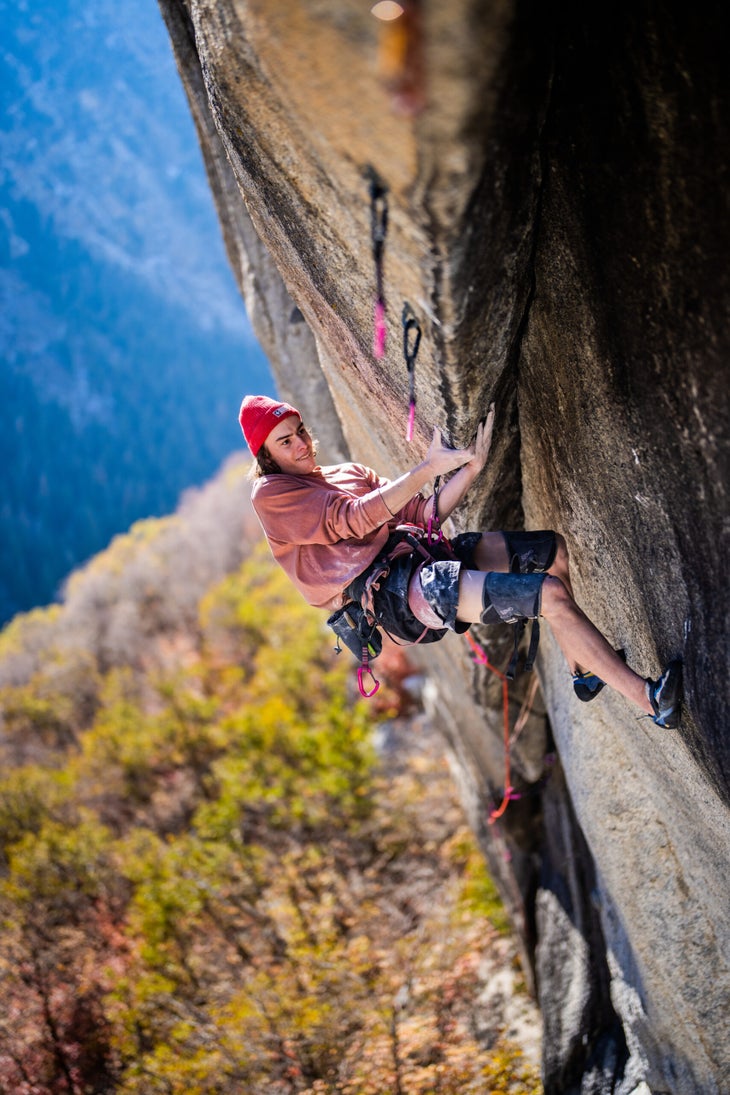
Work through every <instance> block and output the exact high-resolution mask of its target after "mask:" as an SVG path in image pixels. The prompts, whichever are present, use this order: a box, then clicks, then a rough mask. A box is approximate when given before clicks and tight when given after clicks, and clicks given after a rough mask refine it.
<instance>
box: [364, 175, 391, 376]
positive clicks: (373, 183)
mask: <svg viewBox="0 0 730 1095" xmlns="http://www.w3.org/2000/svg"><path fill="white" fill-rule="evenodd" d="M365 175H366V177H367V178H368V179H369V180H370V240H371V243H372V248H373V263H374V265H375V307H374V318H373V354H374V355H375V357H376V358H381V357H382V356H383V354H384V353H385V339H386V326H385V295H384V290H383V253H384V250H385V237H386V236H387V234H388V188H387V186H386V185H385V183H384V182H383V181H382V179H381V178H380V176H379V175H378V173H377V171H376V170H375V168H373V167H367V168H366V170H365Z"/></svg>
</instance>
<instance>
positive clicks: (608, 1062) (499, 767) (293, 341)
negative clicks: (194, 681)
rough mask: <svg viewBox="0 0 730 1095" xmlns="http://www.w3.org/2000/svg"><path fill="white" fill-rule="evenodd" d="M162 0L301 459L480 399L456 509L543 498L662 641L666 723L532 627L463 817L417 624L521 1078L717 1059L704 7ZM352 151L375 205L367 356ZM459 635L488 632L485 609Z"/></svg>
mask: <svg viewBox="0 0 730 1095" xmlns="http://www.w3.org/2000/svg"><path fill="white" fill-rule="evenodd" d="M161 7H162V10H163V14H164V16H165V19H166V21H167V24H168V28H169V29H170V34H171V38H172V42H173V46H174V49H175V53H176V56H177V59H178V65H179V68H180V71H181V75H182V78H183V80H184V82H185V85H186V88H187V91H188V95H189V97H190V101H191V105H192V109H193V113H194V115H195V118H196V122H197V125H198V130H199V133H200V138H201V143H202V145H203V148H204V151H205V155H206V160H207V163H208V168H209V173H210V177H211V183H212V186H213V190H214V193H215V196H216V200H217V202H218V206H219V210H220V215H221V221H222V223H223V226H224V232H225V236H226V241H227V245H228V248H229V254H230V256H231V261H232V264H233V266H234V269H235V270H236V273H237V275H238V277H239V281H240V284H241V288H242V291H243V293H244V295H245V297H246V300H247V304H248V307H249V311H250V314H251V316H252V319H253V322H254V324H255V325H256V329H257V333H258V334H259V337H260V339H261V340H262V342H263V344H264V347H265V349H266V350H267V352H268V353H269V355H270V358H271V361H272V365H273V368H274V371H275V375H276V377H277V381H278V383H279V386H280V388H281V391H282V393H283V394H284V395H286V396H288V397H289V398H291V399H293V400H295V401H296V402H297V403H298V404H299V405H301V406H302V407H303V408H304V409H305V413H306V414H307V415H308V416H309V417H310V418H311V419H312V421H314V422H315V426H316V431H317V433H318V435H319V437H320V440H321V442H322V457H323V459H325V460H336V459H339V458H341V456H342V455H343V454H344V453H349V454H351V455H352V456H353V457H354V458H356V459H360V460H362V461H364V462H366V463H368V464H370V465H372V466H374V467H376V468H378V469H379V470H380V471H382V472H383V473H384V474H394V473H397V472H400V471H402V470H405V469H406V468H407V467H408V466H409V465H411V464H413V463H415V462H416V461H417V459H418V458H419V457H420V455H421V454H422V453H423V451H424V449H425V446H426V444H427V441H428V439H429V437H430V431H431V427H432V426H433V425H434V424H438V425H440V426H441V427H442V428H443V429H444V431H445V433H446V434H447V436H449V437H450V438H451V439H452V440H453V441H454V442H455V443H467V442H468V441H469V440H470V438H471V437H472V435H473V432H474V430H475V427H476V424H477V422H478V420H479V418H480V417H481V416H482V415H483V414H484V412H485V410H486V408H487V405H488V404H489V402H490V401H491V400H494V401H495V402H496V405H497V424H496V435H495V442H494V446H493V450H492V455H491V457H490V461H489V464H488V467H487V468H486V469H485V472H484V473H483V477H482V480H481V481H480V482H479V483H478V484H476V485H475V487H474V488H473V490H472V492H471V494H470V496H469V499H468V501H467V504H465V506H464V507H463V511H462V512H460V513H459V514H458V519H457V520H456V523H455V525H456V528H457V529H458V530H459V531H460V530H462V529H464V528H478V527H488V528H505V527H528V528H545V527H552V528H557V529H558V530H559V531H561V532H562V533H563V535H564V536H565V537H566V540H567V542H568V545H569V548H570V552H571V558H572V566H573V578H574V587H575V590H576V594H577V597H578V599H579V601H580V603H581V604H582V605H583V607H584V608H585V610H586V611H587V612H588V614H589V615H590V616H591V617H592V618H593V619H594V620H595V622H596V623H597V624H598V626H599V627H601V629H602V630H603V631H604V632H605V634H606V635H607V636H608V638H609V639H610V641H611V642H613V643H614V645H615V646H617V647H623V648H624V649H625V651H626V654H627V657H628V660H629V663H630V664H631V665H632V666H633V667H634V668H636V669H637V670H638V671H639V672H641V673H642V674H647V675H649V674H650V675H657V673H658V671H659V669H660V667H661V666H662V665H663V664H664V663H665V662H666V661H667V660H668V659H669V658H670V657H674V656H681V657H682V658H683V659H684V665H685V674H686V685H687V709H686V714H685V718H684V721H683V725H682V729H681V731H660V730H658V729H657V728H656V727H654V726H653V724H652V723H651V722H649V721H648V720H644V721H640V720H638V719H637V717H636V714H637V713H636V711H635V710H634V709H633V708H631V707H630V705H628V704H627V703H626V702H625V701H624V700H623V699H622V698H621V697H619V696H618V695H616V694H611V693H609V690H608V689H607V690H605V691H604V693H602V695H601V697H600V699H598V700H597V701H596V702H595V703H592V704H590V705H583V704H580V703H578V702H577V701H576V700H575V698H574V697H573V693H572V689H571V688H570V677H569V672H568V668H567V666H566V664H565V661H564V659H563V657H562V655H561V653H560V651H559V650H558V648H557V647H556V645H555V643H554V642H553V640H552V637H551V636H550V634H549V628H548V627H544V628H543V638H542V641H541V648H540V655H539V658H538V677H539V684H540V688H539V691H538V694H537V696H536V698H535V699H534V702H533V706H532V710H531V713H530V715H529V717H528V718H527V720H526V722H525V724H524V728H523V729H522V731H521V733H520V736H519V739H518V740H517V741H516V742H515V744H514V747H513V751H512V769H513V782H514V783H515V785H516V786H518V787H519V788H520V789H521V790H522V791H523V792H524V794H523V797H522V798H521V799H520V800H519V801H515V802H512V803H510V805H509V807H508V809H507V811H506V813H505V814H504V815H503V817H502V818H500V820H499V821H498V822H497V823H495V824H493V825H489V824H488V823H487V822H488V816H489V812H490V810H491V808H492V806H493V805H494V803H495V802H498V801H499V799H500V797H501V786H502V781H503V778H504V768H503V763H504V762H503V751H502V742H501V725H502V721H501V690H500V686H499V683H498V682H497V681H496V680H495V679H494V678H493V677H489V676H488V675H486V673H485V670H484V669H483V668H482V667H479V666H476V665H475V664H474V663H473V662H472V660H471V658H470V656H469V654H470V652H469V649H468V647H467V646H466V644H465V643H464V641H463V640H461V641H459V640H457V639H456V638H455V637H453V636H452V637H451V638H450V639H446V640H445V641H444V642H443V643H441V644H439V645H437V646H433V647H430V648H429V649H428V651H425V652H424V653H423V654H422V655H421V658H422V663H423V664H424V665H425V666H427V667H428V671H429V674H430V684H429V688H428V690H427V692H428V695H429V697H430V703H431V704H432V707H433V710H434V714H435V716H436V717H437V719H438V721H439V723H440V725H441V727H442V729H443V732H444V733H445V735H446V736H447V739H448V741H449V745H450V751H451V755H452V757H453V767H454V774H455V778H456V780H457V781H458V783H459V786H460V789H461V792H462V797H463V800H464V803H465V805H466V808H467V810H468V813H469V816H470V818H471V821H472V823H473V825H474V827H475V829H476V830H477V832H478V833H479V835H480V838H481V840H482V844H483V847H484V851H485V854H486V856H487V858H488V860H489V862H490V866H491V868H492V871H493V873H494V874H495V877H496V878H497V879H498V881H499V883H500V886H501V889H502V893H503V896H504V897H505V900H506V901H507V903H508V905H509V908H510V910H511V912H512V916H513V919H514V922H515V924H516V926H517V928H518V930H519V932H520V934H521V938H522V940H523V947H524V957H525V967H526V970H527V971H528V975H531V976H532V977H533V978H534V982H533V983H534V987H535V991H536V993H537V997H538V1000H539V1002H540V1005H541V1008H542V1011H543V1015H544V1018H545V1056H544V1081H545V1089H546V1091H548V1092H617V1093H626V1095H628V1093H629V1092H631V1091H634V1090H635V1089H636V1088H638V1087H639V1086H640V1085H641V1084H642V1083H643V1084H644V1085H646V1086H648V1088H649V1089H650V1090H652V1091H662V1092H676V1093H677V1095H688V1093H691V1092H702V1093H709V1092H717V1093H720V1092H722V1091H726V1090H728V1089H730V1044H729V1041H730V1040H729V1038H728V1033H727V1014H728V1005H729V1004H730V996H729V993H730V964H729V955H728V950H729V949H730V920H729V916H728V907H729V905H730V902H729V901H728V884H727V879H728V875H729V871H728V858H729V857H728V848H729V847H730V843H729V841H728V837H729V835H730V828H729V826H728V818H729V814H728V808H727V803H728V783H729V777H730V739H729V738H728V735H727V732H726V725H727V718H726V716H725V702H726V699H725V692H726V678H727V671H728V625H727V618H728V588H729V586H730V582H729V580H728V579H729V577H730V576H729V575H728V558H729V556H730V552H729V551H728V516H729V510H728V488H729V485H730V475H729V474H728V471H729V467H728V436H729V434H730V431H729V429H728V426H729V422H728V419H729V418H730V412H729V409H728V408H729V403H728V395H727V388H728V381H729V380H730V371H729V370H728V366H727V360H728V357H729V356H730V324H729V322H728V320H729V319H730V316H729V315H728V301H729V300H730V294H729V291H728V290H729V275H728V264H727V261H726V255H727V253H728V243H729V242H730V240H729V239H728V236H729V235H730V232H729V230H728V226H729V225H730V218H729V217H728V208H727V206H728V196H729V195H730V188H729V187H728V149H729V148H730V132H729V130H730V112H729V111H728V105H729V104H728V86H727V75H726V72H727V66H726V63H725V56H724V51H723V34H722V28H723V27H724V25H725V22H726V15H725V11H724V8H723V6H721V5H720V4H719V3H717V4H713V3H706V4H704V5H694V6H693V5H688V4H685V3H683V4H679V3H670V2H664V3H662V2H656V3H650V2H649V0H637V2H636V3H634V4H632V5H628V4H627V5H615V4H613V5H609V4H607V3H603V2H600V0H599V2H598V3H596V4H591V5H579V4H575V3H570V2H567V0H566V2H563V3H559V4H554V5H547V4H543V3H538V2H527V0H494V2H492V3H489V4H487V3H484V2H478V0H473V2H471V3H469V2H467V0H454V2H453V3H450V4H436V3H431V2H426V0H424V2H423V3H422V4H421V5H420V8H418V9H416V8H415V7H412V8H411V15H412V16H413V18H412V20H411V24H410V28H411V29H410V31H409V34H408V35H407V36H406V38H405V39H400V40H398V39H397V38H394V37H393V29H392V28H388V27H387V26H386V25H383V24H380V23H378V21H377V20H376V19H375V18H374V17H373V16H372V15H371V13H370V11H369V5H367V4H365V5H363V4H361V3H359V2H355V0H343V2H341V3H339V4H336V5H333V4H325V3H322V0H301V2H299V3H297V4H281V3H279V4H277V3H274V2H273V0H250V2H244V0H161ZM404 42H405V45H406V47H407V49H408V50H409V51H410V52H409V54H408V61H407V62H406V63H405V64H402V63H400V62H399V60H398V58H399V56H400V54H399V53H398V51H399V50H400V49H401V48H402V47H403V45H404ZM399 64H400V67H399ZM386 70H387V71H386ZM396 85H398V86H396ZM419 98H421V99H422V100H423V104H424V105H423V109H420V110H415V109H413V107H414V106H416V105H419V104H418V99H419ZM404 105H405V107H406V108H407V107H409V105H410V108H411V109H404ZM368 168H373V169H374V170H375V171H376V172H377V174H378V177H379V178H380V179H381V180H382V182H383V183H384V184H385V185H386V186H387V194H388V207H389V224H388V234H387V238H386V243H385V258H384V295H385V302H386V307H387V319H388V328H389V333H388V341H387V346H386V354H385V357H384V358H383V359H382V360H378V359H376V358H375V357H374V355H373V349H372V345H373V298H374V293H375V271H374V264H373V255H372V250H371V235H370V223H371V222H370V205H369V194H368V185H367V180H366V172H367V170H368ZM405 301H408V302H409V303H410V305H411V306H412V308H413V310H414V312H415V313H416V315H417V316H418V317H419V319H420V322H421V326H422V330H423V337H422V342H421V347H420V352H419V356H418V359H417V363H416V395H417V413H416V428H415V433H414V439H413V442H412V443H411V444H408V443H407V441H406V438H405V423H406V413H407V405H408V377H407V372H406V368H405V364H404V361H403V356H402V347H401V329H400V314H401V308H402V305H403V303H404V302H405ZM242 394H244V393H242ZM232 413H235V408H233V409H232ZM475 633H476V634H477V635H478V637H479V638H480V639H482V640H483V641H485V642H487V644H488V648H489V651H490V655H491V656H492V658H493V660H494V661H495V662H496V664H504V661H505V660H506V653H507V650H508V646H509V643H510V641H511V640H510V635H509V633H508V632H507V630H506V629H505V631H504V634H502V633H501V632H499V631H498V632H497V633H496V634H495V633H492V634H491V635H487V634H486V633H484V631H483V629H481V633H480V629H475ZM529 686H530V679H529V677H524V676H523V677H522V678H520V679H519V681H518V682H517V684H516V686H515V687H514V689H513V690H512V692H513V698H512V702H513V707H514V710H513V712H512V717H513V722H514V718H515V717H516V715H517V712H518V711H519V703H520V701H521V698H522V696H523V695H524V694H525V691H526V690H527V689H528V688H529ZM643 1090H646V1087H645V1088H643Z"/></svg>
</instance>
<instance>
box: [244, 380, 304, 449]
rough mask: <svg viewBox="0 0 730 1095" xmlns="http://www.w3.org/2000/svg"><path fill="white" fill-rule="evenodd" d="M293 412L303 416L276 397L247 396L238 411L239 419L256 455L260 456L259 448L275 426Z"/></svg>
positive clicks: (299, 416)
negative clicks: (279, 401)
mask: <svg viewBox="0 0 730 1095" xmlns="http://www.w3.org/2000/svg"><path fill="white" fill-rule="evenodd" d="M293 414H295V415H296V416H297V418H301V417H302V416H301V415H300V413H299V411H297V410H295V408H294V407H290V406H289V404H288V403H277V401H276V400H275V399H269V397H268V396H267V395H247V396H246V397H245V399H244V400H243V403H242V404H241V410H240V411H239V413H238V421H239V422H240V423H241V429H242V430H243V436H244V437H245V438H246V444H247V445H248V447H249V449H250V450H251V452H252V453H253V454H254V456H258V452H259V449H260V448H261V446H262V445H263V443H264V441H265V440H266V438H267V437H268V436H269V434H270V433H271V431H272V430H273V428H274V426H276V425H277V423H278V422H282V421H283V420H284V419H285V418H290V417H291V416H292V415H293Z"/></svg>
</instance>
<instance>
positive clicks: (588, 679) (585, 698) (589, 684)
mask: <svg viewBox="0 0 730 1095" xmlns="http://www.w3.org/2000/svg"><path fill="white" fill-rule="evenodd" d="M616 653H617V654H618V656H619V658H620V659H621V661H622V662H625V661H626V651H625V650H617V651H616ZM605 686H606V682H605V681H602V680H601V678H600V677H597V676H596V674H595V673H574V674H573V691H574V692H575V694H576V696H577V697H578V699H579V700H581V701H582V702H583V703H590V701H591V700H594V699H595V698H596V696H597V695H598V693H599V692H600V691H601V689H602V688H605Z"/></svg>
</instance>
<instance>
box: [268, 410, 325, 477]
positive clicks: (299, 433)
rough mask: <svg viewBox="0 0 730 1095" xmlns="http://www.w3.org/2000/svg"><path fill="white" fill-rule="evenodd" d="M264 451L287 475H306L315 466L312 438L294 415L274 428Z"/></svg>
mask: <svg viewBox="0 0 730 1095" xmlns="http://www.w3.org/2000/svg"><path fill="white" fill-rule="evenodd" d="M266 451H267V452H268V454H269V456H270V457H271V458H272V460H275V461H276V463H277V464H278V465H279V467H280V468H281V470H282V471H283V472H286V473H287V474H288V475H306V474H307V473H308V472H310V471H314V469H315V467H316V466H317V462H316V459H315V456H314V445H313V444H312V438H311V436H310V435H309V432H308V431H307V428H306V426H305V425H304V423H303V422H302V420H301V418H295V417H294V415H290V416H289V417H288V418H285V419H284V421H283V422H279V423H278V425H276V426H274V428H273V430H272V431H271V433H270V434H269V436H268V437H267V438H266Z"/></svg>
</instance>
